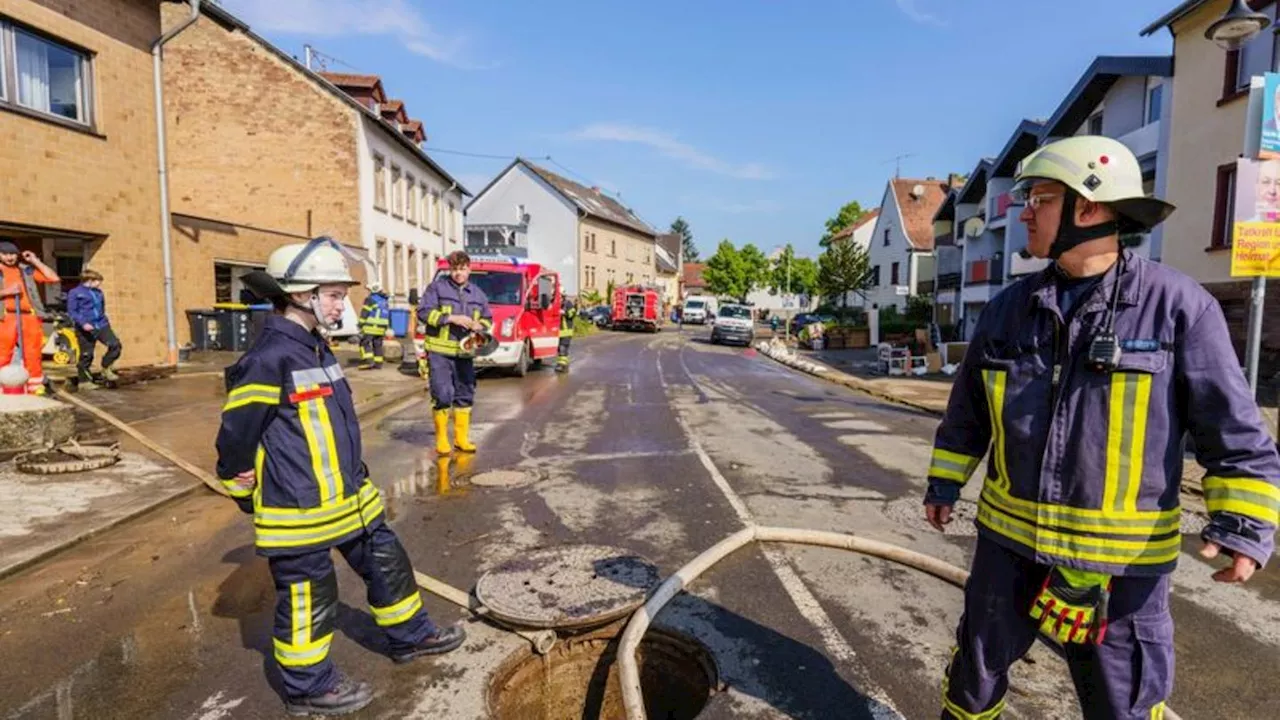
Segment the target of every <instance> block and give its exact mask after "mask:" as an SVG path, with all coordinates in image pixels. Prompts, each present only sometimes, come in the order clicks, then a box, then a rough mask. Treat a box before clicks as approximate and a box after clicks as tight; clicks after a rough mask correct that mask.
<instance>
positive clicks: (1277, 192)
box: [1231, 158, 1280, 277]
mask: <svg viewBox="0 0 1280 720" xmlns="http://www.w3.org/2000/svg"><path fill="white" fill-rule="evenodd" d="M1260 275H1262V276H1267V277H1278V276H1280V159H1278V160H1249V159H1244V158H1242V159H1240V160H1238V161H1237V163H1236V193H1235V205H1234V221H1233V227H1232V233H1231V276H1232V277H1257V276H1260Z"/></svg>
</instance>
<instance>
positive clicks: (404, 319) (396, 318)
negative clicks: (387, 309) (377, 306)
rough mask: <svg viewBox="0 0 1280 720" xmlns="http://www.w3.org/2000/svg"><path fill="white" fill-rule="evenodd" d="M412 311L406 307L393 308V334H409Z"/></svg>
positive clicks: (398, 335)
mask: <svg viewBox="0 0 1280 720" xmlns="http://www.w3.org/2000/svg"><path fill="white" fill-rule="evenodd" d="M409 317H410V313H409V311H408V310H405V309H404V308H391V334H392V335H395V336H396V337H400V338H402V337H404V336H406V335H408V334H409Z"/></svg>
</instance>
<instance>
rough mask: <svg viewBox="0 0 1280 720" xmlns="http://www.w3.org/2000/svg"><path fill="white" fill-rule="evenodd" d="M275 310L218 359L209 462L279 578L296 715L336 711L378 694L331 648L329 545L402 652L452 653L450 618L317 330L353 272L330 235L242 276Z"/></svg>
mask: <svg viewBox="0 0 1280 720" xmlns="http://www.w3.org/2000/svg"><path fill="white" fill-rule="evenodd" d="M245 280H246V283H248V284H249V285H250V286H251V287H252V288H253V289H254V291H255V292H257V293H258V294H259V295H261V296H263V297H268V298H270V299H271V300H272V302H273V303H274V304H275V306H276V310H277V312H276V313H275V314H273V315H271V316H270V317H268V318H267V321H266V326H265V328H264V330H263V332H262V334H261V336H260V337H259V338H258V340H257V342H256V343H255V344H254V346H253V347H252V348H251V349H250V350H249V351H248V352H247V353H245V355H244V356H243V357H242V358H241V359H240V360H239V361H237V362H236V363H235V364H234V365H232V366H231V367H229V368H228V369H227V371H226V385H227V391H228V396H227V402H226V405H225V406H224V407H223V411H222V426H221V428H220V429H219V431H218V437H217V441H216V447H217V452H218V465H217V474H218V477H219V478H220V479H221V480H222V483H223V486H224V487H225V488H226V490H227V492H228V494H230V495H231V497H232V498H233V499H235V501H236V503H237V504H238V505H239V506H240V508H241V509H242V510H244V511H245V512H246V513H252V514H253V524H254V531H255V535H256V545H257V551H258V554H260V555H264V556H266V558H267V561H268V564H269V567H270V569H271V576H272V579H273V581H274V584H275V591H276V612H275V629H274V631H273V633H272V635H273V643H272V644H273V646H274V657H275V660H276V663H277V664H278V665H279V667H280V673H281V676H282V678H283V685H284V692H285V709H286V711H287V712H288V713H289V714H291V715H309V714H323V715H344V714H347V713H351V712H355V711H357V710H359V709H360V708H363V707H365V706H366V705H368V704H369V703H370V702H371V701H372V700H373V691H372V689H371V688H370V687H369V685H368V683H363V682H356V681H353V680H351V679H348V678H346V677H344V676H343V675H341V674H340V673H339V672H338V671H337V669H336V668H335V667H334V666H333V663H332V662H331V661H330V660H329V646H330V644H331V643H332V641H333V635H334V626H335V621H336V619H337V614H338V579H337V575H335V574H334V567H333V559H332V557H331V553H330V551H331V550H333V549H335V548H336V549H337V550H338V552H340V553H342V555H343V557H344V558H345V559H346V561H347V563H348V564H349V565H350V566H351V567H352V569H354V570H355V571H356V572H357V573H358V574H359V575H360V577H361V578H363V579H364V582H365V585H366V586H367V588H368V600H369V604H370V609H371V610H372V611H373V618H374V621H375V622H376V623H377V625H378V627H380V628H382V630H383V632H385V633H386V635H387V639H388V641H389V645H390V655H391V658H392V659H393V660H395V661H396V662H397V663H402V662H408V661H410V660H413V659H415V658H418V657H421V656H423V655H432V654H439V653H444V652H448V651H450V650H453V649H454V648H457V647H458V646H459V645H461V644H462V642H463V640H464V639H465V636H466V634H465V632H464V631H463V630H462V628H461V627H459V626H451V627H438V626H437V625H435V624H434V623H433V622H432V621H431V619H430V618H429V617H428V616H427V612H426V610H425V609H424V608H423V605H422V598H421V596H420V595H419V591H418V587H417V584H416V582H415V579H414V573H413V567H412V565H411V564H410V562H409V557H408V555H407V554H406V553H405V550H404V547H403V546H402V545H401V544H400V541H399V540H398V539H397V538H396V535H395V533H394V532H392V530H391V528H390V527H389V526H388V525H387V522H386V516H385V513H384V512H383V504H382V499H381V497H380V496H379V494H378V489H377V487H375V486H374V485H373V483H372V482H370V481H369V476H368V468H367V467H366V466H365V464H364V462H363V461H362V460H361V440H360V426H359V424H358V423H357V420H356V413H355V408H354V406H353V404H352V400H351V388H350V386H349V385H348V383H347V381H346V379H345V378H344V376H343V373H342V366H341V365H339V364H338V361H337V359H336V358H335V357H334V356H333V353H332V352H330V350H329V348H328V347H327V345H326V344H325V342H324V340H323V338H322V337H321V336H320V334H319V333H318V329H320V328H324V329H327V330H333V329H335V328H336V327H337V326H338V324H339V323H340V322H341V318H342V310H343V306H344V303H345V300H346V295H347V289H348V288H349V287H350V286H351V285H354V284H355V281H354V280H352V278H351V274H350V271H349V268H348V264H347V260H346V257H345V256H344V251H343V250H342V248H341V246H339V245H338V244H337V243H335V242H334V241H333V240H330V239H329V238H323V237H322V238H316V239H315V240H312V241H311V242H309V243H297V244H292V245H286V246H284V247H282V248H279V249H277V250H276V251H275V252H273V253H272V254H271V257H270V259H269V260H268V262H267V269H266V271H258V272H255V273H251V274H250V275H249V276H247V277H246V278H245Z"/></svg>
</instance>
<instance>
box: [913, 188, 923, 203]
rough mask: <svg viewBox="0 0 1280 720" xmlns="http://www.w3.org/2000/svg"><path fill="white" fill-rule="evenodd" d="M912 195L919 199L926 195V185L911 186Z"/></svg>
mask: <svg viewBox="0 0 1280 720" xmlns="http://www.w3.org/2000/svg"><path fill="white" fill-rule="evenodd" d="M911 197H913V198H915V199H917V200H919V199H920V198H922V197H924V186H923V185H915V186H913V187H912V188H911Z"/></svg>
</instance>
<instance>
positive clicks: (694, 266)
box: [680, 263, 707, 288]
mask: <svg viewBox="0 0 1280 720" xmlns="http://www.w3.org/2000/svg"><path fill="white" fill-rule="evenodd" d="M706 266H707V265H706V263H685V264H684V267H683V268H681V270H680V278H681V280H682V281H683V282H684V286H685V287H687V288H701V287H706V286H707V281H706V280H704V279H703V277H702V270H703V268H705V267H706Z"/></svg>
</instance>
